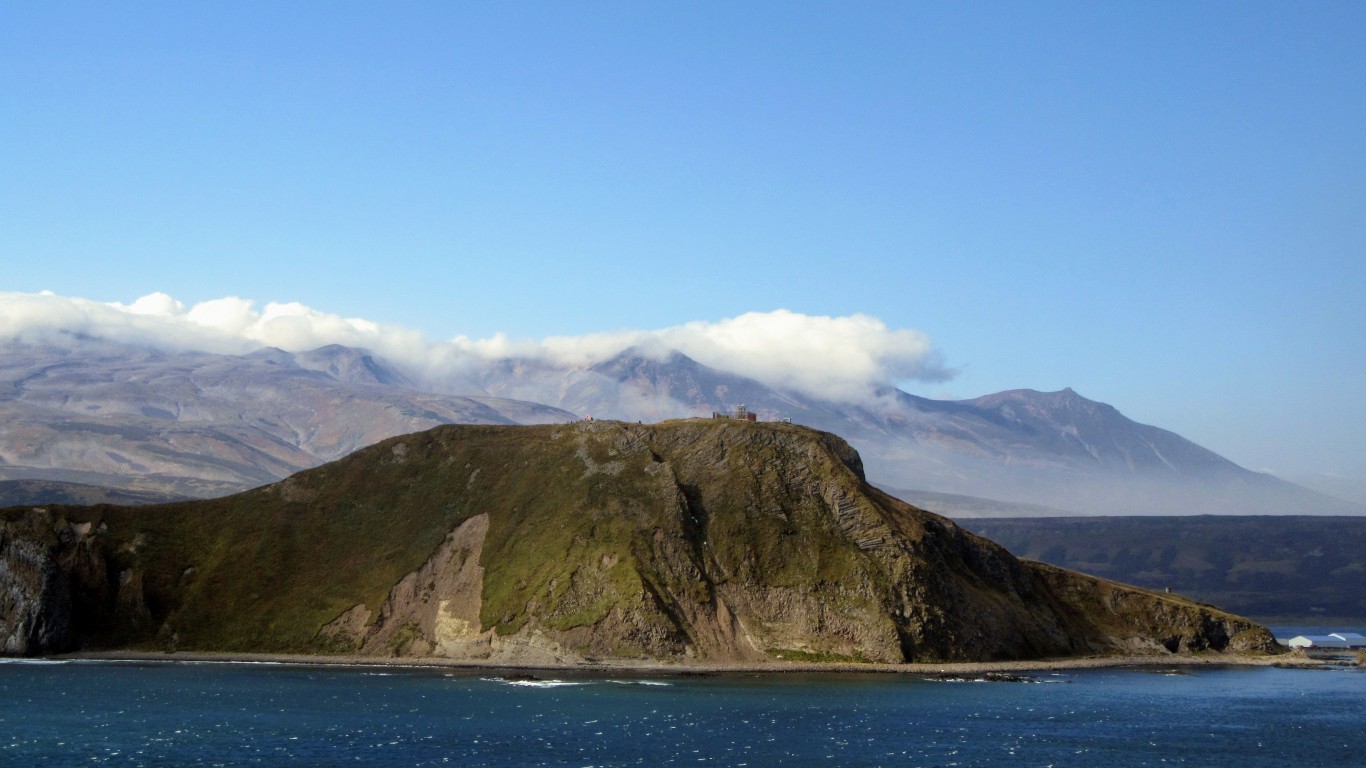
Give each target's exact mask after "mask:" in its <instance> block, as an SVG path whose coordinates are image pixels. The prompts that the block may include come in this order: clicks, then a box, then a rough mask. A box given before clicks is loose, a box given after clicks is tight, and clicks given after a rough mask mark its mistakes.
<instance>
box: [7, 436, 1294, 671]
mask: <svg viewBox="0 0 1366 768" xmlns="http://www.w3.org/2000/svg"><path fill="white" fill-rule="evenodd" d="M0 514H3V518H2V519H3V520H4V521H5V522H4V523H3V530H0V565H4V566H5V569H4V570H0V593H3V594H0V622H3V624H0V631H4V632H5V633H6V635H5V638H8V639H5V638H0V640H3V641H4V642H5V643H6V646H5V647H6V648H7V649H8V650H9V651H11V652H34V651H43V650H55V649H62V648H66V647H73V646H81V647H86V648H93V647H118V646H135V647H143V648H178V649H194V650H221V651H318V652H329V651H352V652H360V653H367V654H375V653H378V654H386V655H387V654H412V655H428V654H434V655H443V656H453V657H471V658H495V659H508V660H528V659H533V660H534V659H539V658H557V659H564V658H582V657H590V656H612V657H631V658H637V657H642V656H644V657H651V658H685V657H694V658H703V659H710V660H760V659H765V658H776V657H782V658H785V659H799V660H800V659H809V660H869V661H890V662H896V661H906V660H950V659H960V660H985V659H1004V658H1031V657H1040V656H1055V655H1067V654H1073V653H1092V652H1107V651H1116V650H1126V651H1133V650H1159V651H1160V650H1162V649H1164V648H1165V649H1170V650H1181V649H1185V650H1193V649H1206V648H1210V649H1216V650H1222V649H1225V648H1236V649H1242V650H1251V649H1258V648H1262V649H1265V648H1269V647H1270V645H1271V640H1270V637H1269V635H1267V634H1266V633H1265V631H1264V630H1262V629H1260V628H1259V627H1256V626H1255V625H1252V624H1249V623H1247V622H1245V621H1242V620H1240V619H1238V618H1236V617H1233V616H1229V615H1227V614H1223V613H1221V612H1219V611H1217V610H1214V609H1211V608H1208V607H1205V606H1199V605H1196V604H1193V603H1189V602H1186V601H1183V600H1180V599H1177V598H1171V597H1168V596H1163V595H1157V594H1153V593H1149V592H1144V591H1139V590H1134V589H1130V588H1126V587H1121V586H1118V585H1114V584H1110V583H1107V582H1101V581H1098V580H1095V579H1091V578H1087V577H1080V576H1077V575H1074V574H1071V573H1069V572H1065V571H1060V570H1058V569H1052V568H1048V567H1046V566H1040V565H1037V564H1029V563H1023V562H1021V561H1017V560H1016V559H1015V558H1013V557H1012V556H1010V555H1009V554H1008V553H1007V552H1006V551H1005V550H1003V549H1001V548H1000V547H997V546H996V545H994V544H991V543H990V542H988V541H986V540H984V539H981V538H979V537H977V536H974V535H972V534H970V533H967V532H965V531H963V530H961V529H959V528H958V527H957V526H955V525H954V524H953V523H951V522H949V521H947V520H945V519H943V518H940V517H938V516H936V515H932V514H930V513H928V512H924V511H922V510H919V509H916V508H914V507H911V506H909V505H906V504H904V503H902V502H899V501H897V500H895V499H893V498H891V497H889V496H887V495H885V494H883V493H881V492H879V491H877V490H876V489H874V488H872V487H871V486H869V485H868V484H867V483H866V482H865V480H864V477H863V474H862V469H861V464H860V462H859V457H858V455H857V454H856V453H855V452H854V451H853V450H852V449H850V448H849V446H848V445H847V444H846V443H844V441H842V440H840V439H839V438H837V437H834V436H833V435H829V434H827V433H822V432H817V431H814V430H810V429H805V428H802V427H796V426H792V425H784V424H754V423H747V422H735V421H712V420H688V421H677V422H666V423H663V424H658V425H639V424H623V423H619V422H583V423H578V424H572V425H553V426H537V427H484V426H451V427H440V428H437V429H434V430H431V431H428V432H422V433H417V434H412V435H406V436H403V437H399V438H393V439H390V440H386V441H384V442H381V443H379V444H377V445H375V446H372V447H370V448H367V449H365V450H362V451H359V452H357V453H355V454H353V455H351V456H349V457H347V458H345V459H342V460H340V461H337V462H334V463H331V464H328V465H325V466H322V467H319V468H317V469H314V470H309V471H306V472H303V473H300V474H298V475H295V476H293V477H291V478H289V479H287V480H285V481H282V482H280V483H276V484H274V485H271V486H267V487H264V488H261V489H257V490H254V491H249V492H246V493H242V494H238V495H235V496H231V497H227V498H223V499H214V500H205V501H195V502H184V503H176V504H166V505H159V506H153V507H142V508H121V507H110V506H99V507H47V508H43V509H33V508H18V509H12V510H8V511H6V512H4V513H0ZM5 594H7V595H8V597H5V596H4V595H5Z"/></svg>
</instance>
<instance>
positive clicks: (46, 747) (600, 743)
mask: <svg viewBox="0 0 1366 768" xmlns="http://www.w3.org/2000/svg"><path fill="white" fill-rule="evenodd" d="M1034 679H1035V680H1037V681H1039V682H1037V683H1008V682H941V681H932V680H926V679H923V678H916V677H911V676H903V675H872V674H868V675H863V674H853V675H848V674H846V675H808V674H769V675H720V676H708V677H698V676H687V677H639V676H634V677H611V676H601V675H558V676H552V675H551V674H550V673H539V679H525V678H524V677H519V676H516V675H514V674H512V673H508V674H506V675H499V674H497V673H491V672H466V671H451V670H440V669H430V668H426V669H424V668H396V669H389V668H384V669H375V668H339V667H322V666H302V665H274V664H241V663H237V664H228V663H180V662H176V663H172V662H162V663H131V662H80V661H70V662H55V663H54V662H42V661H38V662H33V661H10V662H6V663H0V765H3V766H76V765H96V766H277V765H280V766H291V765H297V766H342V765H347V766H354V765H364V766H439V765H459V766H636V765H640V766H654V765H690V766H692V765H725V766H770V765H789V766H992V765H1001V766H1006V765H1009V766H1105V767H1106V768H1120V767H1122V766H1148V765H1192V766H1238V767H1239V768H1245V767H1247V766H1283V765H1286V764H1290V763H1295V764H1300V765H1314V766H1361V765H1366V672H1362V671H1360V670H1358V669H1342V670H1333V671H1320V670H1287V669H1274V668H1234V667H1227V668H1202V669H1199V670H1193V671H1181V670H1177V669H1170V670H1164V669H1137V668H1119V669H1104V670H1082V671H1075V672H1067V673H1040V674H1038V675H1037V676H1035V677H1034Z"/></svg>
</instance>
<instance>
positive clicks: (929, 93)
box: [0, 0, 1366, 498]
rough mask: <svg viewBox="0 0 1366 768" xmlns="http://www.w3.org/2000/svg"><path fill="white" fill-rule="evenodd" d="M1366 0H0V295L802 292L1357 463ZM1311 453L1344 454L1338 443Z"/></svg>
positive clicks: (1087, 388) (684, 298)
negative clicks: (657, 0) (466, 0)
mask: <svg viewBox="0 0 1366 768" xmlns="http://www.w3.org/2000/svg"><path fill="white" fill-rule="evenodd" d="M1363 40H1366V5H1362V4H1360V3H1333V2H1321V3H1307V4H1299V3H1255V2H1240V3H1184V2H1183V3H1175V2H1172V3H1165V2H1152V3H1003V2H1002V3H975V4H969V3H947V2H946V3H914V2H902V3H856V4H843V3H841V4H836V3H820V4H817V3H746V4H743V5H738V7H737V4H731V3H727V4H720V3H717V4H704V3H688V4H670V5H668V6H665V5H664V4H657V7H650V4H642V3H599V2H585V3H535V4H519V3H497V4H485V5H474V4H460V3H383V4H381V3H347V2H333V3H306V2H299V3H251V2H231V3H165V4H158V3H136V4H134V3H108V4H84V3H82V4H64V3H55V2H53V3H20V2H11V1H9V0H0V64H2V65H3V66H0V168H3V172H4V177H5V182H4V183H3V184H0V290H4V291H17V292H36V291H41V290H51V291H54V292H56V293H58V294H61V295H64V296H75V297H84V298H89V299H96V300H100V301H120V302H131V301H133V300H134V299H136V298H138V297H139V296H143V295H146V294H149V293H152V292H155V291H163V292H166V293H168V294H170V295H172V296H174V297H175V298H177V299H179V300H181V301H183V302H185V303H187V304H194V303H197V302H200V301H204V300H208V299H215V298H220V297H224V296H240V297H246V298H250V299H253V300H255V301H258V302H262V303H264V302H269V301H285V302H301V303H303V304H306V305H308V306H310V307H315V308H317V309H320V310H323V311H326V312H330V313H336V314H340V315H344V316H348V317H363V318H367V319H370V320H374V321H377V322H383V323H390V324H396V325H402V326H406V327H410V328H414V329H417V330H420V331H421V332H423V333H425V334H427V335H428V336H430V337H432V338H435V339H444V338H449V337H452V336H457V335H463V336H468V337H471V338H475V339H478V338H484V337H488V336H491V335H493V334H495V333H499V332H502V333H506V334H508V335H509V336H511V337H513V338H530V339H539V338H543V337H547V336H556V335H578V334H587V333H593V332H602V331H618V330H624V329H655V328H666V327H672V326H676V325H679V324H682V323H687V322H690V321H708V322H714V321H720V320H723V319H726V318H733V317H736V316H739V315H741V314H743V313H746V312H751V311H759V312H770V311H773V310H777V309H786V310H790V311H792V312H795V313H802V314H806V315H813V316H827V315H828V316H836V317H839V316H846V315H852V314H856V313H861V314H867V315H871V316H873V317H876V318H879V319H880V320H882V321H883V322H884V323H886V324H887V326H888V327H890V328H892V329H915V330H918V331H921V332H923V333H925V334H927V335H928V336H929V337H930V339H932V341H933V343H934V345H935V347H936V348H937V349H938V350H939V352H940V353H941V354H942V356H943V359H944V361H945V362H946V363H947V364H948V365H949V366H950V367H952V368H954V369H956V370H957V371H958V374H957V376H956V377H955V378H953V379H951V380H949V381H946V382H916V381H909V382H906V383H905V388H906V389H908V390H909V391H912V392H916V393H918V394H924V395H929V396H936V397H944V396H948V397H974V396H978V395H982V394H986V393H988V392H993V391H997V390H1001V389H1008V388H1016V387H1028V388H1034V389H1040V390H1054V389H1060V388H1062V387H1067V386H1070V387H1073V388H1074V389H1076V390H1078V391H1079V392H1080V393H1082V394H1083V395H1086V396H1088V397H1091V398H1093V399H1097V400H1101V401H1104V402H1108V403H1111V404H1113V405H1115V406H1116V407H1118V408H1119V409H1120V410H1121V411H1123V412H1125V413H1126V414H1127V415H1129V416H1130V417H1132V418H1135V419H1137V420H1139V421H1143V422H1146V423H1151V424H1156V425H1158V426H1162V427H1166V428H1168V429H1172V430H1174V431H1176V432H1178V433H1180V434H1182V435H1184V436H1186V437H1189V438H1191V439H1194V440H1196V441H1197V442H1199V443H1201V444H1203V445H1205V446H1207V447H1209V448H1211V449H1213V450H1215V451H1217V452H1219V453H1222V454H1224V455H1226V456H1228V457H1229V458H1231V459H1233V460H1235V461H1237V462H1239V463H1241V464H1243V465H1244V466H1247V467H1249V468H1252V469H1266V470H1271V471H1275V472H1277V473H1278V474H1281V475H1283V476H1287V477H1291V478H1292V479H1304V476H1305V475H1308V474H1329V475H1336V476H1339V478H1341V479H1343V480H1344V481H1346V482H1348V483H1350V484H1352V488H1354V489H1356V490H1343V491H1341V492H1342V493H1351V494H1358V493H1359V494H1360V496H1361V497H1362V498H1366V480H1363V478H1364V477H1366V429H1363V426H1366V340H1363V337H1366V333H1363V331H1364V330H1366V311H1364V310H1363V309H1362V301H1361V296H1362V293H1363V288H1366V139H1363V137H1366V45H1363V43H1362V41H1363ZM1328 482H1335V481H1332V480H1331V478H1330V479H1329V481H1328Z"/></svg>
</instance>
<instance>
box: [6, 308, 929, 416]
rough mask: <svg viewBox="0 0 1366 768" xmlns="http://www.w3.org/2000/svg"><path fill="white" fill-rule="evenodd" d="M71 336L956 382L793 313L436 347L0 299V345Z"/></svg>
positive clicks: (208, 316) (870, 330) (853, 318)
mask: <svg viewBox="0 0 1366 768" xmlns="http://www.w3.org/2000/svg"><path fill="white" fill-rule="evenodd" d="M71 334H76V335H83V336H92V337H97V338H106V339H110V340H114V341H121V342H131V343H137V344H147V345H151V346H156V347H160V348H164V349H171V350H189V349H195V350H203V351H209V352H220V353H243V352H248V351H250V350H252V349H256V348H259V347H263V346H272V347H279V348H281V349H285V350H288V351H302V350H307V349H314V348H317V347H321V346H325V345H327V344H342V345H346V346H353V347H362V348H365V349H369V350H371V351H373V352H375V353H377V354H379V355H381V356H383V357H385V358H387V359H389V360H391V361H392V362H394V363H396V364H398V365H400V366H402V367H404V368H407V369H408V370H409V371H410V372H412V373H413V374H414V375H416V376H418V377H419V378H427V379H430V380H438V379H453V378H455V377H453V376H452V374H453V373H456V372H459V371H463V370H468V369H469V368H470V366H474V365H477V364H478V363H479V362H480V361H488V360H500V359H508V358H531V359H540V360H547V361H552V362H555V363H558V364H561V365H569V366H587V365H591V364H593V363H596V362H600V361H602V360H605V359H608V358H610V357H612V356H614V355H616V354H617V353H619V352H621V351H622V350H624V349H626V348H628V347H632V346H634V347H636V348H637V349H639V350H641V351H642V352H644V353H646V354H663V353H665V352H667V351H668V350H671V349H676V350H678V351H680V352H682V353H684V354H686V355H688V356H689V357H692V358H693V359H695V360H697V361H698V362H701V363H703V364H705V365H709V366H712V367H714V368H719V369H722V370H726V371H730V372H733V373H738V374H741V375H744V376H748V377H751V378H754V379H757V380H759V381H762V382H764V383H766V384H769V385H771V386H777V387H782V388H788V389H793V390H797V391H801V392H804V393H806V394H809V395H815V396H818V397H825V398H829V399H837V400H855V399H863V398H866V397H868V396H869V395H870V394H871V392H872V390H873V389H874V388H875V387H877V386H881V385H886V384H891V383H894V382H896V381H899V380H907V379H919V380H923V381H942V380H945V379H948V378H950V377H951V375H952V374H951V372H950V371H948V370H947V369H946V368H945V367H944V366H943V364H942V362H941V359H940V356H939V354H938V353H937V352H936V351H935V349H934V347H933V345H932V344H931V342H930V339H929V337H928V336H926V335H925V334H923V333H921V332H920V331H915V330H909V329H892V328H888V327H887V325H886V323H884V322H882V321H881V320H879V319H878V318H875V317H871V316H868V315H849V316H845V317H826V316H813V315H803V314H799V313H796V312H789V311H787V310H782V309H780V310H776V311H772V312H749V313H746V314H743V315H740V316H738V317H733V318H728V319H725V320H719V321H714V322H711V321H698V322H692V323H687V324H685V325H680V326H674V327H671V328H664V329H662V330H654V331H619V332H613V333H599V334H588V335H584V336H553V337H549V338H546V339H542V340H539V341H536V340H514V339H509V338H508V337H507V336H505V335H503V334H498V335H495V336H493V337H491V338H487V339H469V338H466V337H463V336H462V337H457V338H455V339H451V340H449V341H431V340H429V339H427V338H425V337H424V336H423V335H422V334H421V333H419V332H417V331H414V330H411V329H407V328H402V327H398V326H393V325H384V324H379V323H374V322H372V321H369V320H363V319H359V318H345V317H342V316H340V315H335V314H330V313H327V312H321V311H318V310H316V309H312V308H310V307H307V306H304V305H303V304H299V303H295V302H289V303H275V302H272V303H269V304H266V305H265V307H264V308H262V309H260V310H258V309H257V308H256V304H255V302H253V301H250V300H248V299H242V298H238V297H235V296H229V297H225V298H221V299H214V300H212V301H205V302H201V303H199V304H195V305H194V306H192V307H188V308H187V307H186V306H185V305H184V304H182V303H181V302H179V301H177V300H176V299H174V298H173V297H171V296H168V295H166V294H164V293H153V294H149V295H147V296H143V297H141V298H139V299H137V300H136V301H134V302H133V303H132V304H127V305H125V304H121V303H117V302H115V303H108V304H106V303H100V302H95V301H89V300H87V299H78V298H68V297H62V296H56V295H52V294H49V293H43V294H22V293H0V338H12V339H19V340H23V341H53V340H57V339H61V338H63V337H64V336H69V335H71Z"/></svg>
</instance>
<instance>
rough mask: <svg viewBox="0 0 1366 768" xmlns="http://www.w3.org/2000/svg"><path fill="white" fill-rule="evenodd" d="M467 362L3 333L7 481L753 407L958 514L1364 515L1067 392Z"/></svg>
mask: <svg viewBox="0 0 1366 768" xmlns="http://www.w3.org/2000/svg"><path fill="white" fill-rule="evenodd" d="M458 370H459V372H458V373H455V374H451V373H448V374H444V375H442V376H431V375H424V374H423V373H421V372H418V371H413V370H408V369H405V368H403V367H401V366H399V365H397V364H395V363H393V362H391V361H388V360H384V359H382V358H380V357H378V356H376V355H373V354H370V353H368V352H366V351H365V350H360V349H355V348H349V347H342V346H335V345H334V346H328V347H322V348H320V349H315V350H311V351H306V352H295V353H290V352H284V351H282V350H279V349H274V348H264V349H260V350H257V351H255V352H251V353H249V354H243V355H229V354H212V353H207V352H195V351H187V352H171V351H165V350H159V349H153V348H150V347H145V346H138V345H133V344H127V343H121V342H113V341H109V340H102V339H94V338H85V337H78V336H72V335H68V336H67V337H66V338H64V339H61V340H58V341H48V342H45V343H20V342H17V341H9V342H0V480H18V479H25V480H49V481H65V482H76V483H84V484H90V485H99V486H106V487H114V488H121V489H127V490H132V491H139V492H159V493H171V494H179V495H183V496H211V495H215V494H221V493H225V492H231V491H236V490H241V489H244V488H249V487H253V486H257V485H262V484H264V483H268V482H271V481H274V480H278V479H280V478H283V477H285V476H287V475H289V474H291V473H293V472H296V471H298V470H300V469H305V468H308V467H313V466H317V465H319V464H321V463H324V462H326V461H330V460H333V459H336V458H339V457H341V456H344V455H347V454H348V453H351V452H352V451H355V450H356V449H358V448H360V447H362V446H365V445H369V444H371V443H374V442H376V441H378V440H380V439H383V438H385V437H389V436H392V435H397V434H403V433H407V432H413V431H417V430H421V429H426V428H429V427H432V426H435V425H438V424H445V423H466V424H519V423H520V424H531V423H555V422H561V423H562V422H569V421H574V420H578V419H580V418H589V417H596V418H610V419H619V420H623V421H640V422H647V423H648V422H655V421H659V420H663V419H669V418H678V417H690V416H709V415H711V414H712V413H713V412H719V413H725V414H729V413H732V412H733V411H735V410H736V409H737V408H738V407H740V406H743V407H744V408H745V409H746V410H747V411H748V412H749V413H752V414H754V415H755V416H756V417H757V418H758V419H760V420H764V421H781V420H790V421H792V422H794V423H798V424H804V425H808V426H812V427H815V428H817V429H821V430H825V431H829V432H833V433H836V434H839V435H841V436H842V437H844V438H845V439H847V440H848V441H849V442H850V443H851V444H852V445H854V446H855V447H856V448H857V449H858V450H859V451H860V453H861V454H862V456H863V461H864V463H865V466H866V467H867V471H868V475H869V477H870V479H871V480H872V481H874V482H875V483H877V484H878V485H880V486H881V487H883V488H884V489H887V490H889V491H890V492H893V493H895V494H897V495H899V496H901V497H902V498H907V499H909V500H912V501H914V502H917V503H929V504H931V505H932V508H933V509H935V510H936V511H940V512H943V513H946V514H961V515H963V516H974V515H999V514H1012V513H1014V514H1019V513H1021V512H1023V513H1024V514H1033V515H1037V514H1041V513H1042V514H1058V515H1069V514H1200V513H1204V514H1209V513H1216V514H1217V513H1241V514H1330V515H1341V514H1363V513H1366V508H1363V507H1361V506H1360V505H1356V504H1352V503H1349V502H1346V501H1342V500H1339V499H1336V498H1333V497H1329V496H1326V495H1323V494H1319V493H1316V492H1314V491H1311V490H1309V489H1306V488H1303V487H1301V486H1298V485H1294V484H1292V483H1288V482H1285V481H1282V480H1279V479H1277V478H1275V477H1272V476H1270V475H1266V474H1262V473H1256V472H1251V471H1248V470H1246V469H1244V468H1242V467H1239V466H1238V465H1236V464H1234V463H1233V462H1231V461H1228V460H1227V459H1224V458H1222V457H1220V456H1218V455H1217V454H1215V453H1213V452H1211V451H1209V450H1206V449H1204V448H1202V447H1200V446H1198V445H1196V444H1194V443H1192V442H1190V441H1189V440H1186V439H1184V438H1182V437H1180V436H1179V435H1176V434H1174V433H1172V432H1169V431H1167V430H1163V429H1160V428H1157V427H1153V426H1147V425H1143V424H1139V423H1136V422H1134V421H1132V420H1130V419H1128V418H1126V417H1125V416H1124V415H1123V414H1121V413H1120V412H1119V411H1118V410H1116V409H1115V408H1113V407H1111V406H1109V405H1106V404H1103V403H1097V402H1094V401H1091V400H1088V399H1087V398H1085V397H1082V396H1081V395H1079V394H1077V393H1076V392H1074V391H1072V390H1070V389H1065V390H1062V391H1060V392H1035V391H1031V390H1012V391H1007V392H1000V393H996V394H992V395H987V396H985V397H979V398H975V399H971V400H955V401H947V400H934V399H930V398H924V397H918V396H915V395H911V394H908V393H906V392H903V391H900V390H897V389H894V388H890V387H888V388H883V389H880V390H877V391H871V392H869V393H867V395H866V396H864V397H861V398H854V399H850V398H841V399H821V398H817V397H813V396H811V395H808V394H803V393H801V392H799V391H797V390H796V389H792V388H784V387H780V386H774V385H772V384H766V383H762V382H759V381H757V380H755V379H752V378H747V377H744V376H741V375H738V374H735V373H731V372H727V371H723V370H720V369H717V368H713V367H709V366H707V365H703V364H702V363H699V362H698V361H696V360H693V359H692V358H689V357H687V356H686V355H683V354H681V353H679V352H677V351H673V350H658V349H648V350H647V349H641V348H629V349H626V350H624V351H622V352H620V353H619V354H616V355H614V356H612V357H609V358H608V359H605V360H602V361H598V362H594V363H585V364H578V365H570V364H564V363H558V362H553V361H550V360H547V359H544V358H534V357H524V358H517V357H507V358H501V359H494V360H487V361H483V362H481V363H480V364H479V365H466V366H463V367H461V368H460V369H458ZM927 500H930V501H929V502H927ZM1041 510H1042V511H1041Z"/></svg>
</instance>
